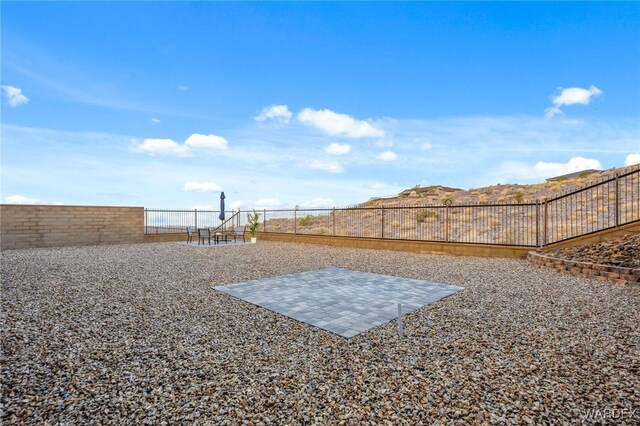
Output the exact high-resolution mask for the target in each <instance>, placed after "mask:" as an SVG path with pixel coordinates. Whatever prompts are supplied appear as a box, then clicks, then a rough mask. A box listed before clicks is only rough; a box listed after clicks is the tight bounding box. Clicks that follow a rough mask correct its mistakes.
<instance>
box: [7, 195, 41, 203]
mask: <svg viewBox="0 0 640 426" xmlns="http://www.w3.org/2000/svg"><path fill="white" fill-rule="evenodd" d="M4 202H5V203H7V204H43V203H42V202H40V200H37V199H35V198H31V197H26V196H24V195H9V196H8V197H6V198H5V199H4Z"/></svg>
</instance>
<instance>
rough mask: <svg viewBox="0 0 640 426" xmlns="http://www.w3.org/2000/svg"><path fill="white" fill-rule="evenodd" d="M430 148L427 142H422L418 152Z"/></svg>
mask: <svg viewBox="0 0 640 426" xmlns="http://www.w3.org/2000/svg"><path fill="white" fill-rule="evenodd" d="M431 148H432V146H431V144H430V143H429V142H424V143H422V144H421V145H420V151H429V150H430V149H431Z"/></svg>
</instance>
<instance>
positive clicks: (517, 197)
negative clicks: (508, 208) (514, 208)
mask: <svg viewBox="0 0 640 426" xmlns="http://www.w3.org/2000/svg"><path fill="white" fill-rule="evenodd" d="M511 198H513V200H514V201H515V202H516V203H520V204H522V202H524V191H522V190H521V189H519V190H518V191H516V193H515V194H513V195H512V196H511Z"/></svg>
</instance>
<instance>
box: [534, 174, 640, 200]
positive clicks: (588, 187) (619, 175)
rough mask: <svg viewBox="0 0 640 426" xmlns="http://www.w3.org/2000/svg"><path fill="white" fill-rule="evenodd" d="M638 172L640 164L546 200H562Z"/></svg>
mask: <svg viewBox="0 0 640 426" xmlns="http://www.w3.org/2000/svg"><path fill="white" fill-rule="evenodd" d="M636 173H640V165H638V166H635V167H634V168H633V169H632V170H629V171H626V172H624V173H620V174H616V175H613V176H611V177H608V178H606V179H602V180H599V181H597V182H594V183H592V184H590V185H587V186H584V187H582V188H578V189H574V190H571V191H569V192H566V193H564V194H560V195H556V196H554V197H551V198H547V199H546V200H544V201H545V202H547V203H548V202H551V201H556V200H560V199H562V198H566V197H569V196H571V195H575V194H578V193H580V192H584V191H588V190H590V189H593V188H595V187H597V186H603V185H605V184H607V183H611V182H615V180H616V179H620V178H625V177H627V176H631V175H633V174H636Z"/></svg>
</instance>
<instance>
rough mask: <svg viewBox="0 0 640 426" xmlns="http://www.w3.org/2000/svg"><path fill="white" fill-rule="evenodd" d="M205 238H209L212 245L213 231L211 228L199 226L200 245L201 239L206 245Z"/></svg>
mask: <svg viewBox="0 0 640 426" xmlns="http://www.w3.org/2000/svg"><path fill="white" fill-rule="evenodd" d="M204 240H208V242H209V245H211V231H210V230H209V228H198V245H200V241H202V244H203V245H204Z"/></svg>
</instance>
